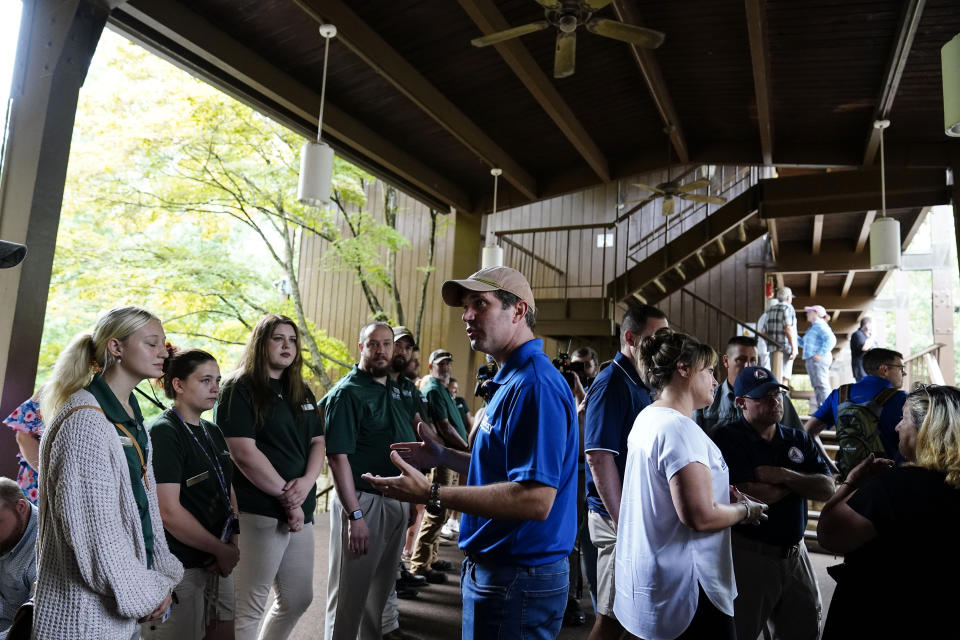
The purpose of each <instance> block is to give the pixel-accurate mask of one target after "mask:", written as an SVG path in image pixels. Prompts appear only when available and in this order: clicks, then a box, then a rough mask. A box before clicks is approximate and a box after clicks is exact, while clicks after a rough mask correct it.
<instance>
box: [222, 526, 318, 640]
mask: <svg viewBox="0 0 960 640" xmlns="http://www.w3.org/2000/svg"><path fill="white" fill-rule="evenodd" d="M240 526H241V528H242V529H241V531H242V533H241V535H240V536H239V541H240V562H239V563H238V564H237V568H236V569H234V572H233V574H234V576H235V580H236V584H237V615H236V626H235V628H236V632H235V633H236V640H285V638H287V637H288V636H289V635H290V633H291V632H292V631H293V628H294V627H295V626H296V625H297V621H298V620H299V619H300V616H302V615H303V613H304V612H305V611H306V610H307V607H309V606H310V602H311V601H312V600H313V523H310V524H304V525H303V529H301V530H300V531H296V532H292V531H290V530H289V529H288V528H287V524H286V523H285V522H280V521H279V520H277V519H276V518H269V517H267V516H260V515H254V514H252V513H241V514H240ZM271 587H275V590H276V595H277V599H276V601H275V602H274V603H273V606H272V607H270V611H269V612H268V613H267V616H266V618H265V619H264V621H263V628H262V629H261V630H260V634H259V635H257V627H258V626H259V624H260V619H261V618H262V617H263V612H264V609H266V606H267V596H268V595H269V594H270V588H271Z"/></svg>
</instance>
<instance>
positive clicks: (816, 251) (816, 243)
mask: <svg viewBox="0 0 960 640" xmlns="http://www.w3.org/2000/svg"><path fill="white" fill-rule="evenodd" d="M812 235H813V244H812V246H811V248H810V252H811V253H813V255H815V256H818V255H820V243H821V242H822V241H823V214H822V213H821V214H818V215H815V216H813V233H812Z"/></svg>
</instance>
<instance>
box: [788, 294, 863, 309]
mask: <svg viewBox="0 0 960 640" xmlns="http://www.w3.org/2000/svg"><path fill="white" fill-rule="evenodd" d="M875 300H876V297H875V296H873V295H863V294H856V295H851V296H847V297H844V296H842V295H839V296H838V295H824V294H820V295H813V294H811V295H809V296H794V298H793V306H794V307H796V308H797V309H802V308H803V307H809V306H812V305H815V304H819V305H822V306H823V308H824V309H826V310H827V311H862V310H864V309H866V308H867V307H869V306H870V305H872V304H873V303H874V301H875Z"/></svg>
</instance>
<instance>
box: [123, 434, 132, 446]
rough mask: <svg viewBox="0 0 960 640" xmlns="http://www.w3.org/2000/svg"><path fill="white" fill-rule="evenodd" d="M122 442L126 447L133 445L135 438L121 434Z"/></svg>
mask: <svg viewBox="0 0 960 640" xmlns="http://www.w3.org/2000/svg"><path fill="white" fill-rule="evenodd" d="M120 444H122V445H123V446H125V447H132V446H133V440H131V439H130V438H128V437H127V436H120Z"/></svg>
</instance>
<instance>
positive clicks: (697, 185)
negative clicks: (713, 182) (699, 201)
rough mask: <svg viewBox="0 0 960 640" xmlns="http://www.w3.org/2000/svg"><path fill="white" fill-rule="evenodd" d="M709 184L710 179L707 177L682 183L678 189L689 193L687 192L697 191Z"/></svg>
mask: <svg viewBox="0 0 960 640" xmlns="http://www.w3.org/2000/svg"><path fill="white" fill-rule="evenodd" d="M708 186H710V181H709V180H707V179H706V178H699V179H698V180H694V181H693V182H688V183H687V184H682V185H680V186H679V187H677V191H680V192H681V193H687V192H690V191H696V190H697V189H702V188H703V187H708Z"/></svg>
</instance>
